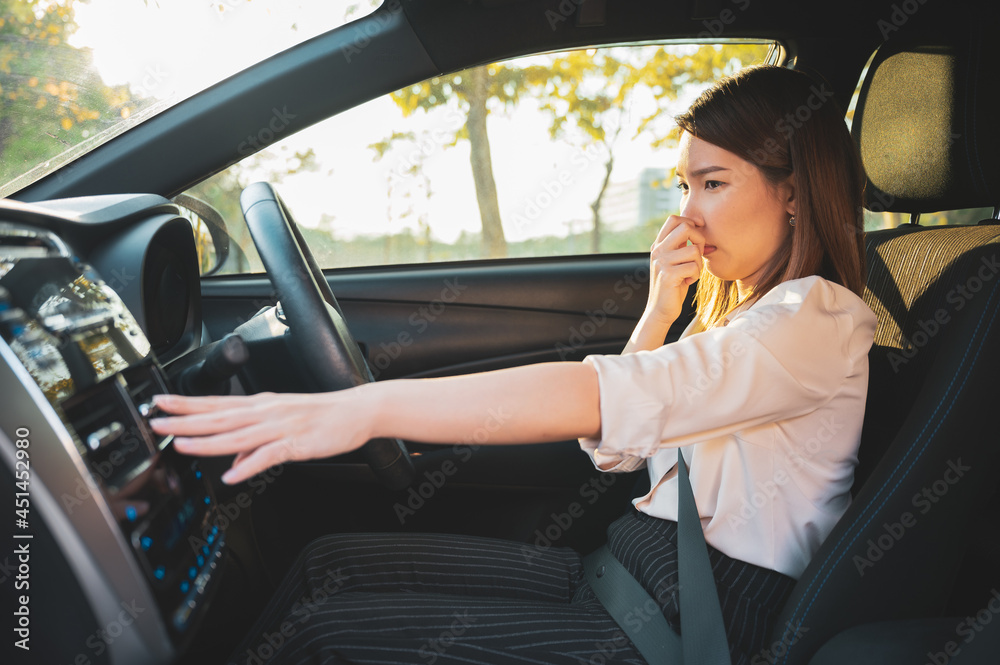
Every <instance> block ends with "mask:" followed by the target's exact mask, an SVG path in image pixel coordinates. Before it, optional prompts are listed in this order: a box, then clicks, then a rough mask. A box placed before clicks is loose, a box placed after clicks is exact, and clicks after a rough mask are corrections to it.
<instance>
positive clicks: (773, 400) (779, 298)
mask: <svg viewBox="0 0 1000 665" xmlns="http://www.w3.org/2000/svg"><path fill="white" fill-rule="evenodd" d="M799 281H800V282H805V284H799V285H796V286H797V287H798V288H797V289H792V288H782V286H784V285H781V286H779V287H776V288H775V289H774V290H772V291H771V292H770V293H768V294H766V295H765V296H764V297H762V298H761V299H760V301H758V302H757V303H756V304H755V305H754V306H753V307H751V308H749V309H748V310H746V311H745V312H741V313H740V314H738V315H737V316H736V317H735V318H733V320H732V321H731V322H730V323H729V325H728V326H725V327H719V328H714V329H712V330H708V331H705V332H701V333H697V334H694V335H690V336H688V337H684V338H682V339H680V340H678V341H676V342H673V343H671V344H667V345H665V346H662V347H660V348H658V349H656V350H653V351H640V352H637V353H632V354H628V355H622V356H588V357H587V358H586V359H585V360H584V362H586V363H589V364H591V365H592V366H593V367H594V368H595V369H596V371H597V374H598V385H599V390H600V411H601V435H600V438H588V439H580V446H581V448H582V449H583V450H585V451H586V452H587V453H588V454H589V455H591V457H592V458H593V459H594V463H595V465H597V466H598V467H600V465H601V464H602V463H609V462H611V461H615V460H617V461H618V464H619V465H620V468H610V469H605V470H615V471H618V470H623V471H624V470H631V469H632V468H639V466H641V461H642V460H643V459H644V458H647V457H650V456H651V455H654V454H655V453H656V452H658V451H659V450H660V449H662V448H664V447H677V446H684V445H689V444H691V443H696V442H699V441H706V440H709V439H712V438H715V437H718V436H724V435H727V434H732V433H734V432H738V431H739V430H742V429H745V428H749V427H753V426H755V425H759V424H762V423H766V422H774V421H777V420H781V419H787V418H794V417H796V416H800V415H803V414H806V413H809V412H811V411H813V410H815V409H816V408H818V407H819V406H821V405H822V404H824V403H825V402H826V401H827V400H829V399H830V398H831V397H832V396H833V395H834V393H835V392H836V390H837V388H838V387H839V385H840V384H841V383H843V381H844V380H845V379H846V378H847V376H848V373H849V372H850V368H851V366H852V353H854V352H855V349H854V348H852V347H853V346H855V345H854V342H853V340H852V337H854V336H855V335H856V331H858V330H859V326H858V323H857V322H855V321H854V320H853V314H852V312H851V311H850V310H849V309H847V308H845V307H842V306H840V305H839V304H838V302H837V291H836V289H837V288H842V287H834V286H833V285H831V284H829V283H828V282H825V281H824V280H820V279H818V278H816V279H811V278H810V279H807V280H799ZM855 313H856V312H855ZM868 313H869V314H870V311H869V312H868ZM871 318H872V320H874V317H873V316H872V317H871ZM873 325H874V323H873V322H872V323H871V326H873ZM867 327H868V326H861V328H867ZM861 333H862V334H865V333H867V331H865V330H861ZM869 337H870V335H869Z"/></svg>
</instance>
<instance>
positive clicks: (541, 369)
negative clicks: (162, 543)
mask: <svg viewBox="0 0 1000 665" xmlns="http://www.w3.org/2000/svg"><path fill="white" fill-rule="evenodd" d="M156 404H157V405H158V406H159V407H161V408H162V409H163V410H164V411H166V412H168V413H170V414H174V417H164V418H157V419H154V420H153V421H152V426H153V429H154V430H155V431H156V432H158V433H160V434H174V435H175V437H176V438H175V439H174V446H175V447H176V448H177V450H178V451H179V452H181V453H184V454H189V455H230V454H234V453H235V454H236V459H235V460H234V461H233V467H232V468H231V469H230V470H229V471H228V472H226V474H225V475H224V476H223V480H224V481H225V482H227V483H236V482H240V481H242V480H245V479H246V478H249V477H250V476H253V475H255V474H257V473H260V472H261V471H264V470H265V469H267V468H268V467H271V466H274V465H276V464H280V463H283V462H288V461H291V460H305V459H313V458H322V457H329V456H331V455H339V454H342V453H346V452H349V451H351V450H355V449H357V448H360V447H361V446H362V445H363V444H364V443H365V442H366V441H368V440H369V439H373V438H378V437H398V438H401V439H406V440H410V441H420V442H426V443H444V444H454V443H459V442H470V441H475V442H476V443H485V444H502V443H544V442H549V441H565V440H571V439H575V438H581V437H599V436H600V431H601V416H600V406H599V393H598V382H597V372H596V370H595V369H594V368H593V367H592V366H590V365H589V364H586V363H578V362H561V363H542V364H537V365H527V366H524V367H516V368H511V369H504V370H498V371H494V372H484V373H480V374H469V375H466V376H456V377H447V378H440V379H401V380H395V381H385V382H381V383H370V384H366V385H363V386H359V387H357V388H351V389H349V390H342V391H338V392H332V393H316V394H274V393H262V394H259V395H251V396H245V397H244V396H233V397H181V396H177V395H160V396H158V397H157V398H156Z"/></svg>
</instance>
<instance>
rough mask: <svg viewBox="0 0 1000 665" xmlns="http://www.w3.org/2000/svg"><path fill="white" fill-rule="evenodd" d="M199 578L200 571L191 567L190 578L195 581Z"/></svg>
mask: <svg viewBox="0 0 1000 665" xmlns="http://www.w3.org/2000/svg"><path fill="white" fill-rule="evenodd" d="M197 576H198V569H197V568H195V567H194V566H191V567H190V568H188V577H190V578H191V579H194V578H195V577H197Z"/></svg>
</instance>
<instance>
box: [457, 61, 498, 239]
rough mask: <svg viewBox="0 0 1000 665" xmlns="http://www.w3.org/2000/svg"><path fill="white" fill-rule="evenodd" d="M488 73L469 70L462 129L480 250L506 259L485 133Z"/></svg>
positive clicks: (488, 142)
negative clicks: (478, 222)
mask: <svg viewBox="0 0 1000 665" xmlns="http://www.w3.org/2000/svg"><path fill="white" fill-rule="evenodd" d="M488 77H489V73H488V72H487V71H486V67H475V68H473V69H470V70H469V78H470V82H469V87H468V101H469V117H468V119H467V120H466V121H465V128H466V130H467V131H468V134H469V144H470V151H469V152H470V154H469V161H471V162H472V179H473V181H474V182H475V184H476V199H477V201H478V202H479V217H480V219H481V220H482V224H483V251H484V253H485V255H486V256H487V257H489V258H498V257H504V256H507V240H506V239H505V238H504V235H503V225H502V224H501V221H500V204H499V203H498V202H497V185H496V181H494V180H493V158H492V157H491V156H490V139H489V136H487V134H486V100H487V99H488V97H489V85H488V84H489V82H488Z"/></svg>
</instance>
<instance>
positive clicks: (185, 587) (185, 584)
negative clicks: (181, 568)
mask: <svg viewBox="0 0 1000 665" xmlns="http://www.w3.org/2000/svg"><path fill="white" fill-rule="evenodd" d="M190 588H191V584H190V583H189V582H188V581H187V580H184V581H183V582H181V593H187V592H188V589H190Z"/></svg>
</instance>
